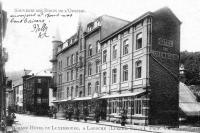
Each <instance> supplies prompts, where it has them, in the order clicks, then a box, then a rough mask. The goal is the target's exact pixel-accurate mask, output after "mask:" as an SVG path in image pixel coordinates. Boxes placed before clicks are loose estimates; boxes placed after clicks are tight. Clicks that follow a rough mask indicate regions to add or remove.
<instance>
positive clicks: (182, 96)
mask: <svg viewBox="0 0 200 133" xmlns="http://www.w3.org/2000/svg"><path fill="white" fill-rule="evenodd" d="M179 107H180V109H181V110H182V111H183V112H184V113H185V114H186V115H188V116H199V115H200V103H199V102H197V100H196V96H195V95H194V94H193V92H192V91H191V90H190V89H189V87H187V86H186V85H185V84H184V83H182V82H180V83H179Z"/></svg>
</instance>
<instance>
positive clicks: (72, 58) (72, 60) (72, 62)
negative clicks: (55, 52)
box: [71, 54, 74, 65]
mask: <svg viewBox="0 0 200 133" xmlns="http://www.w3.org/2000/svg"><path fill="white" fill-rule="evenodd" d="M73 64H74V54H72V56H71V65H73Z"/></svg>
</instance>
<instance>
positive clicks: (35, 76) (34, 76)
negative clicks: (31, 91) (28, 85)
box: [26, 75, 52, 80]
mask: <svg viewBox="0 0 200 133" xmlns="http://www.w3.org/2000/svg"><path fill="white" fill-rule="evenodd" d="M31 78H52V76H40V75H33V76H31V77H29V78H27V79H26V80H28V79H31Z"/></svg>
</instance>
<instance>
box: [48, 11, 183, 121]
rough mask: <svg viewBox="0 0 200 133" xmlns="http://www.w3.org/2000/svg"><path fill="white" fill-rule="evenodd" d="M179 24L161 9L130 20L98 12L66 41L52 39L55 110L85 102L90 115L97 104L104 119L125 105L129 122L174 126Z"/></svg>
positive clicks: (113, 117)
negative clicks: (93, 18) (97, 16)
mask: <svg viewBox="0 0 200 133" xmlns="http://www.w3.org/2000/svg"><path fill="white" fill-rule="evenodd" d="M180 24H181V22H180V21H179V20H178V19H177V17H176V16H175V15H174V14H173V13H172V11H171V10H170V9H169V8H162V9H160V10H157V11H155V12H147V13H145V14H143V15H142V16H140V17H138V18H137V19H135V20H134V21H132V22H128V21H124V20H121V19H118V18H114V17H111V16H107V15H105V16H101V17H99V18H97V19H95V20H93V21H92V22H90V23H88V24H87V26H86V28H85V29H84V28H81V26H80V27H79V29H78V31H77V33H76V34H75V35H74V36H72V37H71V38H69V39H68V40H67V41H66V42H64V43H62V42H61V41H60V40H58V39H57V40H56V39H54V41H53V45H54V49H53V59H52V60H51V61H52V63H53V75H54V79H55V80H54V82H55V92H56V93H57V96H56V100H55V101H54V104H55V105H56V106H57V108H58V112H64V111H65V110H67V109H68V107H69V106H73V107H74V111H75V110H76V108H79V109H80V110H81V113H82V110H83V107H85V106H86V107H88V109H89V112H90V116H91V117H92V116H93V115H94V109H95V106H96V105H97V104H98V105H99V106H100V107H101V109H100V112H101V119H104V120H108V121H119V118H120V113H121V111H122V110H124V109H125V110H126V111H127V116H128V119H127V122H129V123H132V124H145V125H148V124H150V125H155V124H156V125H157V124H164V125H172V124H173V125H178V110H179V106H178V99H179V96H178V74H179V53H180ZM66 43H67V44H66ZM70 43H71V44H70ZM69 60H70V61H69ZM69 62H70V63H71V65H69Z"/></svg>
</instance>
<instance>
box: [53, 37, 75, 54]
mask: <svg viewBox="0 0 200 133" xmlns="http://www.w3.org/2000/svg"><path fill="white" fill-rule="evenodd" d="M76 44H78V40H77V41H75V42H74V43H72V44H71V45H69V46H67V47H65V48H64V49H62V50H61V51H60V52H58V53H57V54H56V56H58V55H59V54H61V53H63V52H65V51H66V50H67V49H68V48H70V47H72V46H74V45H76Z"/></svg>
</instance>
